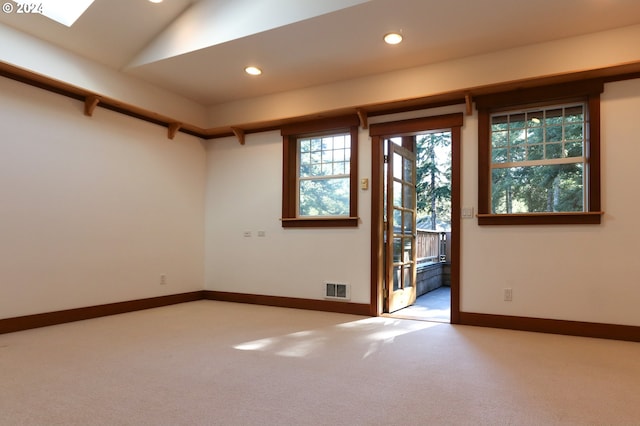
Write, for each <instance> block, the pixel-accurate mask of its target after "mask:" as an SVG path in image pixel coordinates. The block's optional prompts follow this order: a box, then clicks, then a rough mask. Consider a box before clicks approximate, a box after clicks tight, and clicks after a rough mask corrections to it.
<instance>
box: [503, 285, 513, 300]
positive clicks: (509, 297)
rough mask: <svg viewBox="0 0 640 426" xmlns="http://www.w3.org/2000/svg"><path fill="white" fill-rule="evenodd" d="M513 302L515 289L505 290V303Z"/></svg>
mask: <svg viewBox="0 0 640 426" xmlns="http://www.w3.org/2000/svg"><path fill="white" fill-rule="evenodd" d="M512 300H513V289H512V288H505V289H504V301H505V302H511V301H512Z"/></svg>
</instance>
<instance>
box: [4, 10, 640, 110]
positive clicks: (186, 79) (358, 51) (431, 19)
mask: <svg viewBox="0 0 640 426" xmlns="http://www.w3.org/2000/svg"><path fill="white" fill-rule="evenodd" d="M44 5H45V6H46V5H47V3H46V2H45V3H44ZM638 23H640V1H638V0H561V1H558V0H529V1H514V0H482V1H476V0H446V1H443V0H199V1H198V0H164V1H163V2H162V3H158V4H154V3H151V2H149V1H147V0H95V1H94V2H93V4H91V5H90V6H89V8H88V9H87V11H86V12H85V13H84V14H83V15H82V16H81V17H80V18H79V19H78V20H77V21H76V23H75V24H73V25H72V26H71V27H66V26H64V25H61V24H59V23H57V22H54V21H51V20H49V19H47V18H46V17H44V16H41V15H39V14H17V13H16V11H15V10H14V11H13V12H12V13H6V12H5V13H0V24H1V25H6V26H9V27H12V28H14V29H17V30H19V31H21V32H24V33H27V34H30V35H32V36H35V37H38V38H40V39H43V40H45V41H47V42H49V43H51V44H54V45H57V46H59V47H62V48H64V49H67V50H69V51H72V52H74V53H75V54H78V55H81V56H83V57H86V58H88V59H91V60H93V61H96V62H99V63H102V64H105V65H107V66H108V67H111V68H113V69H115V70H119V71H120V72H122V73H124V74H128V75H132V76H135V77H137V78H140V79H142V80H146V81H148V82H150V83H152V84H154V85H157V86H160V87H162V88H164V89H166V90H168V91H171V92H173V93H176V94H180V95H182V96H184V97H186V98H188V99H191V100H193V101H195V102H197V103H199V104H201V105H203V106H209V105H217V104H222V103H227V102H231V101H234V100H239V99H248V98H254V97H260V96H264V95H268V94H273V93H277V92H285V91H292V90H297V89H300V88H303V87H309V86H316V85H321V84H326V83H331V82H337V81H343V80H349V79H354V78H359V77H364V76H368V75H373V74H379V73H383V72H387V71H392V70H397V69H403V68H408V67H414V66H420V65H425V64H431V63H437V62H443V61H449V60H454V59H458V58H464V57H468V56H472V55H477V54H481V53H488V52H493V51H498V50H504V49H509V48H513V47H518V46H523V45H529V44H533V43H540V42H545V41H550V40H556V39H560V38H565V37H572V36H576V35H580V34H587V33H591V32H596V31H603V30H608V29H614V28H620V27H625V26H630V25H635V24H638ZM390 31H399V32H401V33H402V35H403V36H404V41H403V43H401V44H399V45H395V46H390V45H386V44H385V43H384V42H383V40H382V37H383V35H384V34H385V33H388V32H390ZM3 48H5V49H6V48H10V46H4V47H3ZM615 48H616V46H611V49H615ZM247 65H255V66H258V67H260V68H261V69H262V70H263V74H262V75H260V76H249V75H247V74H246V73H245V72H244V68H245V67H246V66H247Z"/></svg>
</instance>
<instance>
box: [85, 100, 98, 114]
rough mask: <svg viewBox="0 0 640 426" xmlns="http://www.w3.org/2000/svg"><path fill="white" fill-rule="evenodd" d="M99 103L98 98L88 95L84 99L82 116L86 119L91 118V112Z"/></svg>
mask: <svg viewBox="0 0 640 426" xmlns="http://www.w3.org/2000/svg"><path fill="white" fill-rule="evenodd" d="M99 103H100V98H99V97H97V96H96V95H89V96H87V97H86V98H84V115H86V116H87V117H93V111H94V110H95V109H96V107H97V106H98V104H99Z"/></svg>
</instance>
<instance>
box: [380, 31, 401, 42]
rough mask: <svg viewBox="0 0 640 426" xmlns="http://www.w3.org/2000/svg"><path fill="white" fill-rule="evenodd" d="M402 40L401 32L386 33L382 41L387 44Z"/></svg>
mask: <svg viewBox="0 0 640 426" xmlns="http://www.w3.org/2000/svg"><path fill="white" fill-rule="evenodd" d="M401 41H402V34H400V33H388V34H385V35H384V42H385V43H387V44H398V43H400V42H401Z"/></svg>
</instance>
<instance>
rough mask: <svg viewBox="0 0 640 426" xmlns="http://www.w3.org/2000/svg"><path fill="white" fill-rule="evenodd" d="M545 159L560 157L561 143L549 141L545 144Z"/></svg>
mask: <svg viewBox="0 0 640 426" xmlns="http://www.w3.org/2000/svg"><path fill="white" fill-rule="evenodd" d="M546 148H547V154H546V158H547V159H552V158H562V144H561V143H549V144H547V147H546Z"/></svg>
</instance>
